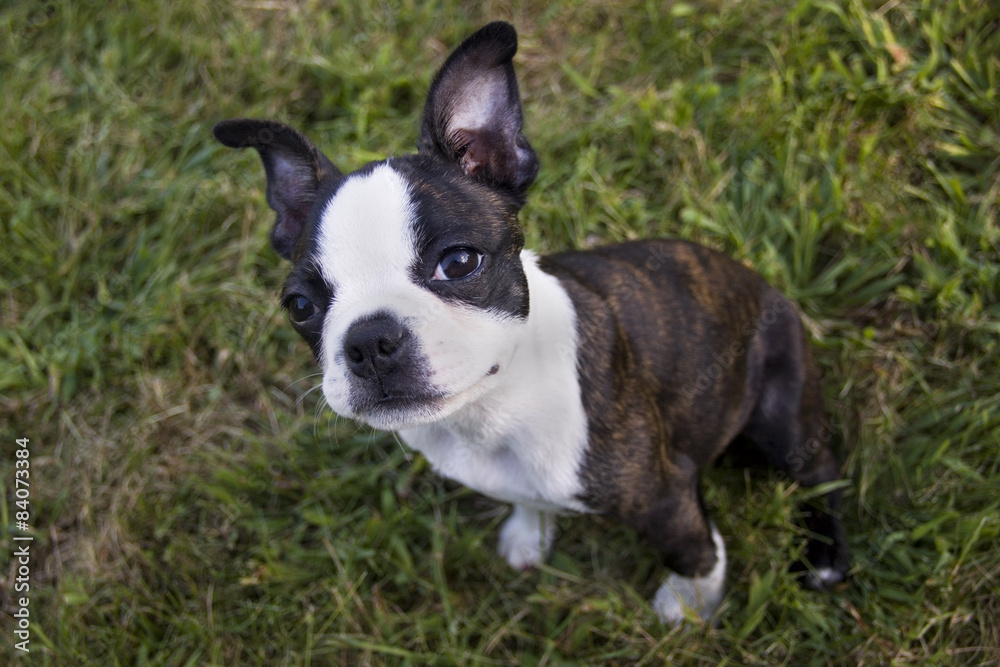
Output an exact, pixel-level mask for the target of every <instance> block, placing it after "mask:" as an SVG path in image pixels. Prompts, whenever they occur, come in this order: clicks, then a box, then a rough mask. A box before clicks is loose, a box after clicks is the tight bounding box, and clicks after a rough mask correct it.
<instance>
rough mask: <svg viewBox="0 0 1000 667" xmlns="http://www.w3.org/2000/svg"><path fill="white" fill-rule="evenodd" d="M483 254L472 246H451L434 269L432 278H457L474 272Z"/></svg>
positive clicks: (481, 261) (480, 263)
mask: <svg viewBox="0 0 1000 667" xmlns="http://www.w3.org/2000/svg"><path fill="white" fill-rule="evenodd" d="M482 263H483V256H482V255H481V254H479V253H478V252H476V251H475V250H473V249H472V248H453V249H451V250H448V251H447V252H445V254H444V256H443V257H442V258H441V261H440V262H438V265H437V267H436V268H435V269H434V280H458V279H460V278H465V277H467V276H470V275H472V274H473V273H475V271H476V269H478V268H479V267H480V266H481V265H482Z"/></svg>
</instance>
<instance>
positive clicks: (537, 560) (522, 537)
mask: <svg viewBox="0 0 1000 667" xmlns="http://www.w3.org/2000/svg"><path fill="white" fill-rule="evenodd" d="M555 531H556V525H555V517H554V516H553V515H552V514H548V513H546V512H538V511H536V510H531V509H528V508H525V507H521V506H520V505H515V506H514V511H513V513H511V515H510V518H508V519H507V521H505V522H504V524H503V527H502V528H501V529H500V546H499V549H498V551H499V552H500V555H501V556H503V558H504V560H506V561H507V562H508V563H509V564H510V566H511V567H513V568H515V569H518V570H527V569H530V568H532V567H534V566H535V565H541V564H542V563H543V562H545V558H546V557H547V556H548V554H549V548H550V547H551V546H552V539H553V537H554V536H555Z"/></svg>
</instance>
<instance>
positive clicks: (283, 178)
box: [212, 118, 341, 259]
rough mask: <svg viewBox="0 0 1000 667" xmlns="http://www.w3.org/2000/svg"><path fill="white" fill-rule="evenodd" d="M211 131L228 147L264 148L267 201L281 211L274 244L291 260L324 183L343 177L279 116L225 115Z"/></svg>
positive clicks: (272, 241)
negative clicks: (259, 118) (277, 119)
mask: <svg viewBox="0 0 1000 667" xmlns="http://www.w3.org/2000/svg"><path fill="white" fill-rule="evenodd" d="M212 134H214V135H215V138H216V139H218V140H219V141H221V142H222V143H223V144H225V145H226V146H229V147H230V148H246V147H247V146H250V147H252V148H256V149H257V152H258V153H260V159H261V160H262V161H263V162H264V170H265V171H266V172H267V203H268V204H269V205H270V206H271V208H272V209H274V212H275V213H277V214H278V219H277V221H275V223H274V229H272V230H271V244H272V245H273V246H274V249H275V250H276V251H277V252H278V254H279V255H281V256H282V257H284V258H285V259H291V258H292V251H293V250H294V249H295V244H296V243H297V242H298V240H299V235H300V234H301V233H302V229H303V228H304V227H305V224H306V219H307V217H308V216H309V211H310V209H312V206H313V204H314V203H315V202H316V197H317V194H318V192H319V187H320V184H321V183H323V182H324V181H326V180H328V179H335V178H340V176H341V174H340V171H338V170H337V168H336V167H334V166H333V163H331V162H330V160H328V159H327V157H326V156H325V155H323V153H321V152H320V151H319V149H317V148H316V147H315V146H313V145H312V143H311V142H310V141H309V140H308V139H306V138H305V136H303V135H302V134H301V133H299V132H298V131H296V130H294V129H292V128H290V127H288V126H287V125H283V124H281V123H277V122H275V121H270V120H252V119H246V118H241V119H234V120H224V121H222V122H221V123H219V124H218V125H216V126H215V127H214V128H212Z"/></svg>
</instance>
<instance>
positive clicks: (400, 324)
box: [214, 23, 538, 429]
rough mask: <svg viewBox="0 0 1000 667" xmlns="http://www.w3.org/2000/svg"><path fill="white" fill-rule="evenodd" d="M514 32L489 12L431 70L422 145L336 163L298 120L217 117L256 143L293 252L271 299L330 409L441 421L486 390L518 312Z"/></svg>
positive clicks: (278, 237) (526, 155)
mask: <svg viewBox="0 0 1000 667" xmlns="http://www.w3.org/2000/svg"><path fill="white" fill-rule="evenodd" d="M516 51H517V35H516V33H515V32H514V29H513V28H512V27H511V26H510V25H508V24H506V23H492V24H490V25H487V26H486V27H484V28H482V29H481V30H479V31H478V32H476V33H475V34H474V35H472V36H471V37H470V38H469V39H467V40H466V41H465V42H464V43H463V44H462V45H461V46H459V47H458V48H457V49H456V50H455V51H454V52H453V53H452V54H451V56H450V57H449V58H448V60H447V61H446V62H445V64H444V66H443V67H442V68H441V70H440V71H439V72H438V74H437V76H436V77H435V79H434V82H433V84H432V86H431V89H430V93H429V94H428V97H427V102H426V105H425V108H424V116H423V124H422V131H421V136H420V141H419V144H418V149H419V150H418V152H417V153H416V154H414V155H407V156H404V157H395V158H389V159H387V160H384V161H381V162H374V163H371V164H368V165H366V166H364V167H362V168H361V169H359V170H357V171H355V172H353V173H350V174H343V173H341V172H340V171H339V170H338V169H337V168H336V167H335V166H334V165H333V163H332V162H331V161H330V160H329V159H328V158H327V157H326V156H325V155H324V154H323V153H322V152H320V151H319V150H318V149H317V148H316V147H315V146H313V145H312V143H310V141H309V140H308V139H306V138H305V137H304V136H303V135H302V134H300V133H299V132H297V131H296V130H294V129H292V128H290V127H287V126H285V125H282V124H280V123H277V122H273V121H264V120H247V119H240V120H228V121H224V122H222V123H219V124H218V125H217V126H216V127H215V129H214V134H215V136H216V138H217V139H218V140H219V141H221V142H222V143H223V144H225V145H226V146H230V147H233V148H241V147H247V146H250V147H253V148H255V149H256V150H257V151H258V153H259V154H260V157H261V159H262V161H263V163H264V169H265V171H266V173H267V200H268V203H269V205H270V206H271V208H272V209H273V210H274V211H275V213H276V214H277V220H276V222H275V225H274V229H273V230H272V232H271V242H272V244H273V245H274V248H275V250H277V252H278V253H279V254H280V255H281V256H282V257H285V258H286V259H290V260H291V261H292V263H293V265H294V266H293V268H292V271H291V273H290V275H289V276H288V278H287V280H286V281H285V286H284V290H283V293H282V303H283V304H284V306H285V308H286V309H287V310H288V314H289V318H290V319H291V321H292V324H293V326H294V327H295V329H296V330H297V331H298V332H299V333H300V334H301V335H302V337H303V338H304V339H305V340H306V342H308V343H309V345H310V347H311V348H312V350H313V352H314V353H315V354H316V357H317V359H318V360H319V362H320V364H321V365H322V370H323V393H324V396H325V397H326V400H327V402H328V403H329V404H330V406H331V407H332V408H333V409H334V411H336V412H338V413H339V414H342V415H345V416H348V417H352V418H355V419H358V420H360V421H364V422H366V423H368V424H370V425H372V426H375V427H378V428H385V429H399V428H405V427H410V426H415V425H419V424H424V423H429V422H432V421H435V420H438V419H441V418H443V417H445V416H447V415H449V414H451V413H452V412H454V411H455V410H457V409H458V408H460V407H462V406H464V405H467V404H468V403H470V402H471V401H474V400H476V398H478V397H480V396H482V395H483V394H484V393H485V392H486V391H488V390H489V388H490V385H491V384H492V383H494V382H497V381H498V380H497V376H498V375H501V374H502V373H503V371H504V366H505V364H506V363H507V362H508V361H509V360H510V358H511V355H512V354H513V351H514V348H515V347H516V345H517V339H518V336H517V332H518V330H519V329H520V327H523V326H524V324H525V322H526V320H527V317H528V285H527V280H526V277H525V273H524V268H523V266H522V264H521V256H520V253H521V249H522V247H523V245H524V237H523V234H522V233H521V230H520V227H519V225H518V222H517V213H518V211H519V210H520V208H521V206H522V205H523V203H524V197H525V193H526V191H527V189H528V187H529V186H530V185H531V183H532V181H533V180H534V178H535V174H536V173H537V171H538V160H537V158H536V157H535V153H534V151H533V150H532V149H531V146H530V145H529V144H528V142H527V140H526V139H525V138H524V136H523V135H522V134H521V128H522V112H521V101H520V96H519V94H518V87H517V80H516V78H515V75H514V68H513V64H512V58H513V56H514V53H515V52H516Z"/></svg>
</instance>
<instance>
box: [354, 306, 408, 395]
mask: <svg viewBox="0 0 1000 667" xmlns="http://www.w3.org/2000/svg"><path fill="white" fill-rule="evenodd" d="M409 339H410V332H409V331H408V330H407V329H406V327H404V326H403V325H402V324H401V323H400V322H398V321H397V320H396V319H395V318H393V317H389V316H377V317H375V318H366V319H363V320H359V321H358V322H355V323H354V324H352V325H351V328H350V329H348V330H347V335H346V336H345V337H344V359H345V360H346V362H347V367H348V368H350V369H351V372H352V373H354V374H355V375H357V376H358V377H360V378H364V379H366V380H372V379H376V378H378V379H380V380H383V379H384V378H385V376H386V375H387V374H388V373H390V372H391V371H392V370H393V369H394V367H395V366H397V365H398V363H399V360H400V358H401V357H402V356H403V351H404V350H405V349H406V347H407V342H408V341H409Z"/></svg>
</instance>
